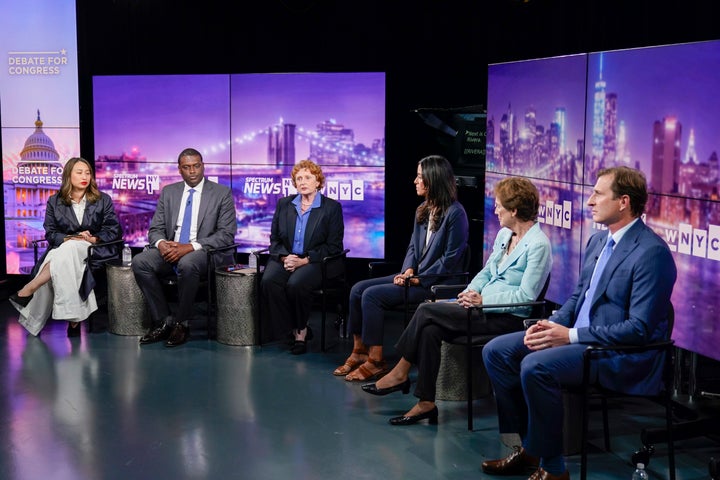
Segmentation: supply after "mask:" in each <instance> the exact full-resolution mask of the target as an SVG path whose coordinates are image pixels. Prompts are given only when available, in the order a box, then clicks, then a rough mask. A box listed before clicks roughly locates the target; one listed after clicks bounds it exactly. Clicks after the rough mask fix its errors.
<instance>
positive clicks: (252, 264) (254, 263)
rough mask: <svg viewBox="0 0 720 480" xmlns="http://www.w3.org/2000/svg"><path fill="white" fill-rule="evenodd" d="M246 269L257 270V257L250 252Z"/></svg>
mask: <svg viewBox="0 0 720 480" xmlns="http://www.w3.org/2000/svg"><path fill="white" fill-rule="evenodd" d="M248 267H250V268H257V256H256V255H255V254H254V253H252V252H250V256H249V257H248Z"/></svg>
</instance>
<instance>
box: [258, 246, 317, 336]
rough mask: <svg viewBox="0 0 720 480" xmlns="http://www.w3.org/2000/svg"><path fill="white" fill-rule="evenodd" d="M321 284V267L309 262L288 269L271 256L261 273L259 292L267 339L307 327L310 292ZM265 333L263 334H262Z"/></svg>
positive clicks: (311, 301) (310, 306) (310, 305)
mask: <svg viewBox="0 0 720 480" xmlns="http://www.w3.org/2000/svg"><path fill="white" fill-rule="evenodd" d="M321 284H322V267H321V266H320V264H319V263H309V264H307V265H304V266H302V267H300V268H298V269H297V270H295V271H294V272H288V271H287V270H285V268H283V265H282V263H281V262H279V261H277V260H273V259H270V260H269V261H268V264H267V266H266V267H265V272H264V273H263V276H262V281H261V291H262V297H263V311H264V312H267V315H264V317H265V319H263V321H266V322H267V323H266V325H268V326H269V327H270V328H269V329H268V331H269V332H270V335H271V338H270V340H276V339H280V338H282V336H283V335H285V334H287V333H288V332H289V331H290V330H292V329H295V328H296V329H298V330H302V329H303V328H305V327H306V326H307V322H308V318H309V317H310V311H311V309H312V303H313V297H312V291H313V290H316V289H318V288H320V286H321ZM263 336H264V335H263Z"/></svg>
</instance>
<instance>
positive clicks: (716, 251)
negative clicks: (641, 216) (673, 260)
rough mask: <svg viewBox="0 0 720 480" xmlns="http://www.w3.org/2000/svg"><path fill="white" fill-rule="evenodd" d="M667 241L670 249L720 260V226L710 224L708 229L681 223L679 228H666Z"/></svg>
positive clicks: (684, 253)
mask: <svg viewBox="0 0 720 480" xmlns="http://www.w3.org/2000/svg"><path fill="white" fill-rule="evenodd" d="M664 234H665V241H666V242H667V244H668V246H669V247H670V250H672V251H673V252H678V253H681V254H683V255H692V256H693V257H701V258H709V259H710V260H717V261H720V226H718V225H712V224H709V225H708V228H707V229H702V228H693V226H692V225H690V224H689V223H681V224H679V225H678V228H677V229H676V230H675V229H672V228H666V229H665V231H664Z"/></svg>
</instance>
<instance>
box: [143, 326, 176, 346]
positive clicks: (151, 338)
mask: <svg viewBox="0 0 720 480" xmlns="http://www.w3.org/2000/svg"><path fill="white" fill-rule="evenodd" d="M171 330H172V327H170V325H167V324H164V325H163V326H161V327H157V328H156V329H154V330H150V331H149V332H148V333H146V334H145V335H143V336H142V337H140V345H147V344H148V343H155V342H159V341H161V340H165V339H167V338H168V337H169V336H170V332H171Z"/></svg>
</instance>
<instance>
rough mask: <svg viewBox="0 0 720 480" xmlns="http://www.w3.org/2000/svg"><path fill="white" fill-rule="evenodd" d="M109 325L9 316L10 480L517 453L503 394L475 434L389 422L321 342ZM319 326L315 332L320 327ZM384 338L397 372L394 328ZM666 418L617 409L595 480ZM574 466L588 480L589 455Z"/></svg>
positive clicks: (445, 470)
mask: <svg viewBox="0 0 720 480" xmlns="http://www.w3.org/2000/svg"><path fill="white" fill-rule="evenodd" d="M104 320H106V319H104V318H103V316H102V315H98V317H97V318H96V321H95V331H94V332H93V333H90V334H88V332H87V331H86V330H85V329H84V330H83V332H82V336H81V337H80V338H72V339H69V338H67V336H66V333H65V326H66V324H65V323H64V322H54V321H51V322H50V323H49V324H48V325H47V326H46V328H45V329H44V330H43V331H42V333H41V335H40V336H39V337H33V336H30V335H28V334H27V332H26V331H25V330H24V329H23V328H22V327H21V326H20V325H19V324H18V322H17V314H16V312H15V310H14V309H13V308H12V306H11V305H10V304H9V302H7V301H3V302H2V304H1V305H0V383H1V384H2V390H1V391H0V418H2V421H0V442H1V445H0V479H3V480H37V479H42V478H52V479H53V480H77V479H89V480H90V479H92V480H95V479H103V480H104V479H108V480H109V479H123V480H125V479H137V480H141V479H227V478H238V479H282V478H292V479H377V478H380V479H429V478H437V479H471V478H485V476H484V475H483V474H482V472H481V471H480V463H481V462H482V461H483V460H485V459H493V458H498V457H500V456H504V455H505V453H506V449H505V447H503V446H502V445H501V444H500V442H499V440H498V435H497V430H496V427H497V421H496V416H495V406H494V403H493V400H492V398H486V399H481V400H477V401H476V402H475V428H474V431H472V432H469V431H468V430H467V423H466V409H465V402H463V401H442V402H438V403H439V409H440V418H439V420H440V421H439V425H437V426H431V425H428V424H427V423H422V424H417V425H413V426H408V427H393V426H390V425H388V423H387V421H388V418H389V417H392V416H396V415H401V414H403V413H404V412H405V411H407V410H408V409H409V408H410V407H411V406H412V404H413V403H414V402H415V400H416V399H415V398H414V397H413V396H412V395H402V394H401V393H396V394H392V395H389V396H387V397H373V396H370V395H368V394H366V393H364V392H363V391H362V390H361V389H360V385H359V384H356V383H348V382H345V381H344V380H343V379H342V378H337V377H333V376H332V375H331V372H332V370H333V368H335V367H336V366H337V365H339V364H341V363H342V361H343V360H344V359H345V357H346V356H347V353H348V351H349V349H350V343H349V342H348V341H347V340H340V343H339V344H337V345H335V346H334V347H333V348H332V349H330V350H329V351H328V352H326V353H322V352H320V351H319V350H320V346H319V339H318V338H317V335H316V339H315V340H313V342H311V351H310V352H309V353H308V354H306V355H302V356H293V355H291V354H290V353H289V352H288V350H287V347H285V346H283V345H280V344H273V345H268V346H263V347H238V346H228V345H223V344H221V343H218V342H216V341H214V340H208V339H207V338H206V332H205V330H204V326H202V325H195V326H194V328H193V330H192V332H191V333H192V338H191V341H190V342H189V343H187V344H185V345H182V346H180V347H177V348H174V349H168V348H165V347H164V346H163V345H162V344H154V345H147V346H143V347H140V346H139V345H138V338H137V337H131V336H119V335H115V334H112V333H109V332H108V331H107V328H106V325H107V322H106V321H104ZM311 324H313V325H315V326H316V331H319V318H317V317H315V316H314V317H313V319H312V320H311ZM332 332H333V333H334V332H335V331H334V330H332ZM387 334H388V342H387V347H386V351H387V352H388V353H389V355H388V357H389V360H390V361H394V360H396V357H394V356H393V355H394V353H393V348H392V339H391V338H390V337H391V336H392V335H396V334H397V328H395V329H394V330H393V328H391V327H390V326H389V327H388V332H387ZM640 413H642V414H643V415H640ZM645 414H649V416H646V415H645ZM594 417H599V414H598V415H595V416H594ZM661 422H662V421H661V417H660V410H659V409H656V408H655V407H652V406H650V407H648V406H647V403H642V402H638V403H637V404H633V403H623V404H620V405H616V406H615V407H614V408H613V411H612V412H611V433H612V435H613V437H612V442H613V452H611V453H610V452H604V451H602V450H601V449H600V446H601V445H602V441H601V438H602V432H601V429H600V427H599V424H598V423H596V422H595V421H593V423H592V424H591V436H592V438H593V447H592V448H591V450H590V457H589V471H590V472H591V473H590V478H591V479H623V478H624V479H630V477H631V475H632V472H633V470H634V468H633V467H632V466H631V465H630V458H631V455H632V453H633V451H635V450H637V449H638V448H639V447H640V446H641V443H640V436H639V432H640V430H641V429H642V428H643V427H645V426H648V425H650V426H652V425H658V426H659V425H661ZM665 453H666V446H665V445H658V446H657V448H656V453H655V455H653V457H652V461H651V462H650V465H649V467H648V468H649V473H650V478H667V457H666V455H665ZM713 456H714V457H715V458H717V457H718V456H720V442H718V439H717V438H712V437H700V438H696V439H691V440H683V441H681V442H678V443H677V464H678V479H683V480H691V479H707V478H709V475H708V461H709V459H710V458H711V457H713ZM567 462H568V467H569V470H570V474H571V478H579V470H580V465H579V456H578V455H573V456H569V457H567ZM516 478H524V477H516Z"/></svg>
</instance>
